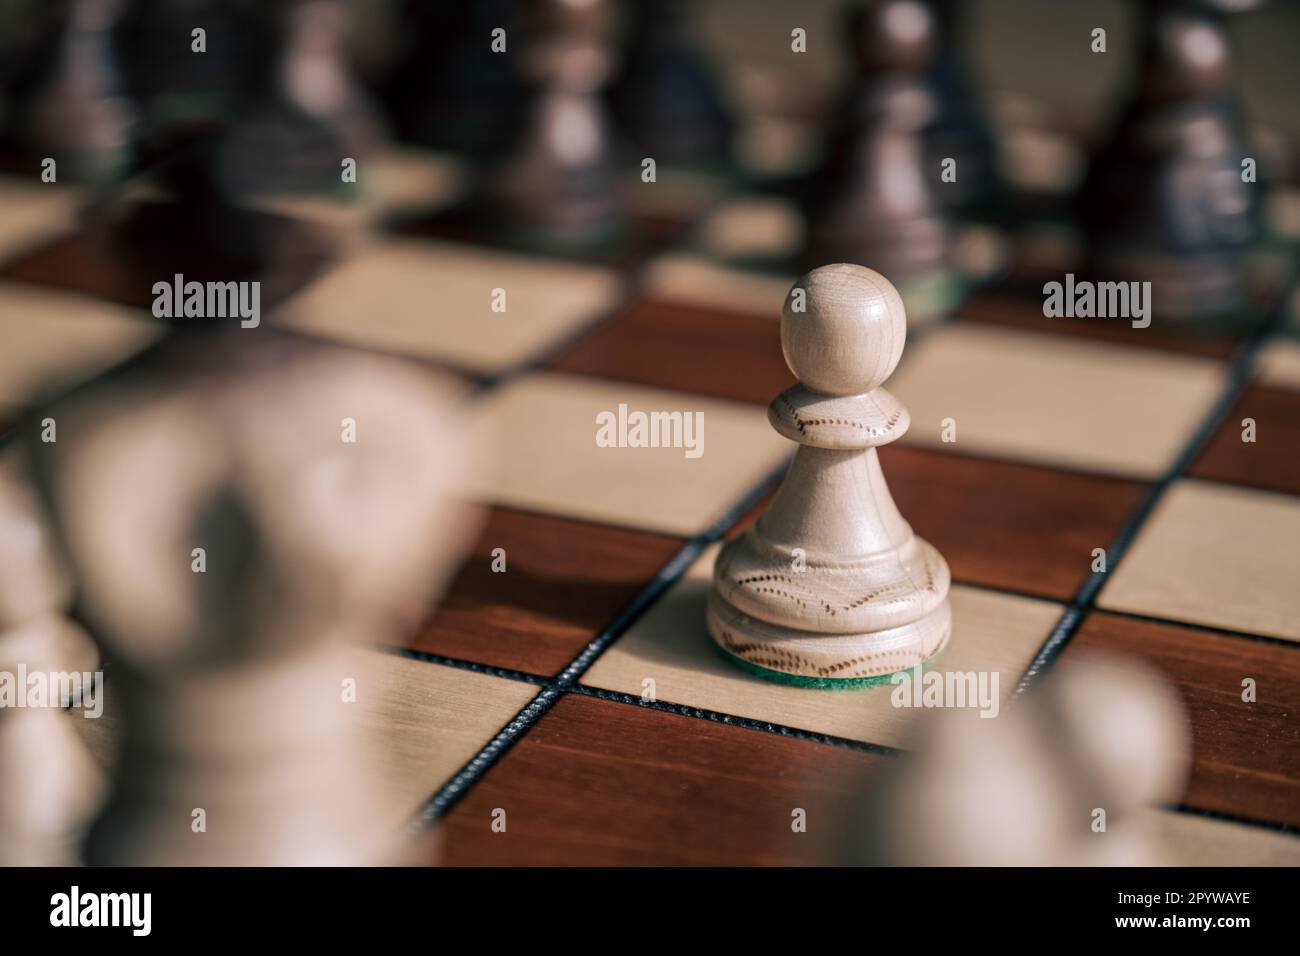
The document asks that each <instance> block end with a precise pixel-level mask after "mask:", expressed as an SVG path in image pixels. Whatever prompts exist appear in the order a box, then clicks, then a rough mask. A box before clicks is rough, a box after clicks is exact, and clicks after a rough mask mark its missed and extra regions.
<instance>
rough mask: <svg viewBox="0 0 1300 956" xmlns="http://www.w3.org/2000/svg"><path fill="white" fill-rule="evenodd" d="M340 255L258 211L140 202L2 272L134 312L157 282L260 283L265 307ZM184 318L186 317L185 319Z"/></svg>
mask: <svg viewBox="0 0 1300 956" xmlns="http://www.w3.org/2000/svg"><path fill="white" fill-rule="evenodd" d="M333 257H334V249H333V246H332V245H331V243H330V241H329V240H328V239H327V238H326V237H325V236H324V235H323V234H322V233H320V232H319V231H317V230H315V229H313V228H312V227H311V226H310V225H308V224H306V223H303V222H299V221H295V220H291V219H288V218H286V217H284V216H278V215H274V214H271V213H265V212H259V211H255V210H247V209H241V210H229V211H227V212H226V213H225V214H224V218H223V219H222V220H221V221H220V222H217V221H213V220H209V219H206V218H205V214H204V213H203V212H202V210H201V209H196V208H194V207H191V206H186V205H183V204H181V203H170V202H152V203H140V204H138V205H132V206H129V207H125V208H122V209H115V210H113V211H112V213H111V214H109V213H104V214H101V215H100V216H98V217H96V218H93V219H91V220H88V221H86V222H85V223H83V224H82V226H81V228H80V229H78V231H76V232H74V233H71V234H69V235H66V236H62V237H60V238H58V239H55V240H54V241H52V242H49V243H47V244H45V245H43V246H40V247H38V248H36V249H33V250H30V251H28V252H26V253H24V254H23V255H21V256H19V257H18V258H17V259H15V260H13V261H11V262H7V263H5V264H4V265H3V266H2V267H0V278H4V279H11V280H16V281H19V282H30V283H33V284H36V285H45V286H50V287H53V288H56V289H64V290H68V291H71V292H79V293H82V294H85V295H89V296H91V297H92V298H96V299H103V300H106V301H109V302H115V303H117V304H119V305H125V306H129V307H132V308H139V309H146V310H148V309H151V307H152V305H153V301H154V294H153V286H154V283H156V282H172V281H173V280H174V277H175V276H176V275H177V274H181V275H183V276H184V278H185V281H186V282H191V281H194V282H234V281H258V282H260V283H261V306H262V308H263V309H266V308H268V307H270V306H272V305H274V304H275V303H277V302H280V301H282V300H283V299H285V298H286V297H287V296H289V295H290V294H292V293H293V292H295V291H297V290H298V289H300V288H302V287H303V286H305V285H306V284H307V283H308V282H310V281H311V280H312V279H313V278H315V276H317V275H318V274H319V273H320V272H321V271H323V270H324V269H325V268H326V267H327V266H328V265H329V263H330V262H331V261H332V259H333ZM182 321H183V320H182Z"/></svg>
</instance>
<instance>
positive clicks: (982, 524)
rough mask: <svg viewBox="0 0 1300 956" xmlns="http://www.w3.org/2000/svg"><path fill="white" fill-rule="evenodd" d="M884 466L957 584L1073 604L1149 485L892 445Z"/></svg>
mask: <svg viewBox="0 0 1300 956" xmlns="http://www.w3.org/2000/svg"><path fill="white" fill-rule="evenodd" d="M881 467H882V468H883V469H884V472H885V480H886V481H888V482H889V488H890V491H891V492H892V493H893V496H894V500H895V502H896V503H897V504H898V509H899V511H901V512H902V514H903V517H904V518H906V519H907V521H908V522H909V523H910V524H911V525H912V527H913V528H914V529H915V530H916V533H917V534H919V535H920V536H921V537H923V538H925V539H926V540H927V541H929V542H930V543H931V544H933V545H934V546H935V547H936V548H938V549H939V553H940V554H942V555H943V556H944V557H945V558H946V559H947V561H948V566H949V568H951V570H952V575H953V578H954V579H955V580H957V581H962V582H966V583H969V584H981V585H985V586H987V587H995V588H1003V589H1005V590H1009V591H1018V592H1024V593H1028V594H1035V595H1042V596H1044V597H1052V598H1057V599H1059V600H1069V599H1070V598H1072V597H1074V595H1075V593H1076V592H1077V591H1078V589H1079V588H1080V586H1081V585H1082V584H1083V582H1084V580H1085V579H1086V578H1087V577H1088V575H1089V574H1090V573H1091V566H1092V561H1093V557H1092V551H1093V549H1094V548H1109V547H1110V545H1111V542H1112V541H1113V540H1114V539H1115V537H1116V536H1117V535H1118V534H1119V532H1120V530H1121V529H1122V528H1123V526H1124V523H1125V521H1127V520H1128V518H1129V517H1130V516H1131V515H1132V514H1133V512H1134V510H1135V509H1136V508H1137V506H1138V503H1139V502H1140V501H1141V500H1142V495H1143V494H1144V493H1145V491H1146V485H1143V484H1141V483H1139V482H1134V481H1122V480H1120V479H1117V478H1107V477H1102V476H1097V475H1083V474H1075V473H1074V472H1069V471H1058V470H1056V469H1052V468H1039V467H1034V466H1030V465H1020V464H1014V463H1010V462H1002V461H992V460H989V459H984V458H974V457H969V456H966V455H955V454H952V453H948V452H936V451H930V450H926V449H921V448H910V447H904V446H899V445H890V446H888V447H886V448H882V449H881Z"/></svg>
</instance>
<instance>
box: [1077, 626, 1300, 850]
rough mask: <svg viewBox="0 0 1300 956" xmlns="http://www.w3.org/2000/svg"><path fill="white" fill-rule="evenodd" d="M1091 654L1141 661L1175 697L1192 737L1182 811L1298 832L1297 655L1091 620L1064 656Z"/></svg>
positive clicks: (1187, 632) (1257, 644)
mask: <svg viewBox="0 0 1300 956" xmlns="http://www.w3.org/2000/svg"><path fill="white" fill-rule="evenodd" d="M1084 651H1111V652H1122V653H1126V654H1131V655H1135V656H1137V657H1140V658H1143V659H1145V660H1146V661H1148V662H1149V663H1150V664H1151V665H1153V666H1154V667H1156V668H1157V669H1158V670H1159V671H1160V672H1162V673H1163V674H1164V675H1165V676H1166V677H1167V678H1168V679H1169V680H1170V681H1172V682H1173V684H1174V687H1175V688H1177V690H1178V693H1179V694H1180V695H1181V696H1182V698H1183V702H1184V704H1185V705H1186V707H1187V716H1188V720H1189V721H1190V723H1191V729H1192V747H1193V759H1192V773H1191V779H1190V781H1189V782H1188V785H1187V795H1186V797H1185V798H1184V802H1185V803H1187V804H1189V805H1191V806H1194V807H1200V808H1203V809H1206V810H1217V811H1219V812H1222V813H1230V814H1234V815H1237V816H1243V817H1250V818H1253V819H1256V820H1266V821H1270V822H1276V823H1287V824H1290V825H1292V826H1296V825H1300V720H1297V719H1296V706H1297V703H1300V647H1290V646H1283V645H1281V644H1277V643H1273V642H1271V641H1259V640H1251V639H1248V638H1239V637H1231V636H1227V635H1222V634H1214V633H1211V632H1208V631H1201V630H1196V629H1194V628H1190V627H1174V626H1172V625H1167V624H1159V623H1155V622H1151V621H1143V620H1135V619H1132V618H1125V617H1119V616H1116V615H1113V614H1102V613H1094V614H1092V615H1090V616H1089V617H1088V619H1087V620H1085V621H1084V623H1083V626H1082V627H1081V628H1080V629H1079V633H1078V634H1076V635H1075V637H1074V639H1073V640H1072V641H1071V642H1070V643H1069V645H1068V646H1067V647H1066V650H1065V655H1064V656H1065V659H1068V658H1069V657H1070V656H1071V655H1072V654H1078V653H1081V652H1084ZM1246 678H1251V679H1253V680H1254V681H1255V683H1256V700H1255V702H1254V703H1246V702H1245V701H1243V700H1242V693H1243V688H1242V681H1243V680H1245V679H1246Z"/></svg>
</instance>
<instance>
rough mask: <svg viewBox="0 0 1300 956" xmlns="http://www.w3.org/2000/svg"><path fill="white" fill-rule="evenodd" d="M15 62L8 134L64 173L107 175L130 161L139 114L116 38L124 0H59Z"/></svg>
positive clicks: (94, 178)
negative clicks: (23, 58) (24, 54)
mask: <svg viewBox="0 0 1300 956" xmlns="http://www.w3.org/2000/svg"><path fill="white" fill-rule="evenodd" d="M50 6H51V10H50V11H46V12H45V13H44V17H45V19H44V23H43V29H42V33H41V36H40V37H39V39H38V41H37V42H36V43H35V44H34V45H33V46H32V48H31V49H29V50H28V51H26V52H27V54H28V55H27V58H26V62H24V63H23V64H21V65H20V66H18V67H17V68H16V69H15V73H16V76H15V77H14V79H13V86H12V90H11V96H12V101H13V102H12V105H11V107H10V108H9V109H8V111H7V113H8V121H7V122H8V128H7V129H6V131H5V140H6V141H7V142H8V143H10V144H11V145H12V146H13V147H14V148H15V151H16V152H19V153H21V154H22V155H24V156H25V157H27V158H29V159H34V160H36V161H38V162H39V161H40V160H43V159H45V158H46V157H49V158H52V159H54V160H55V162H56V164H57V167H56V169H57V175H58V177H59V180H60V181H63V180H72V181H78V182H105V181H109V180H112V179H115V178H117V177H120V176H121V175H122V174H124V173H125V172H126V170H127V169H128V168H129V166H130V164H131V162H132V158H133V151H134V141H133V139H134V136H135V135H136V132H137V125H138V124H137V121H138V115H137V111H136V108H135V105H134V104H133V103H132V101H131V100H130V98H129V97H128V96H127V95H126V83H125V80H124V78H123V75H122V70H121V62H120V58H119V55H118V49H117V46H116V43H115V39H114V29H115V27H116V24H117V22H118V19H119V17H120V14H121V7H122V4H121V2H120V0H60V2H59V3H58V4H51V5H50Z"/></svg>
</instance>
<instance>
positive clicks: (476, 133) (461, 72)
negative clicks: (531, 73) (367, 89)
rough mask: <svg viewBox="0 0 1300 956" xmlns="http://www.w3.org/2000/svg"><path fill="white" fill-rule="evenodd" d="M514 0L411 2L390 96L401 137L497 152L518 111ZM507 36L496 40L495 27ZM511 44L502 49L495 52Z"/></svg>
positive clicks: (404, 13) (487, 153)
mask: <svg viewBox="0 0 1300 956" xmlns="http://www.w3.org/2000/svg"><path fill="white" fill-rule="evenodd" d="M516 6H518V3H517V2H516V0H479V2H475V3H465V4H439V3H428V2H427V0H411V2H408V3H406V4H404V6H403V11H402V15H401V24H402V34H403V36H404V37H405V38H406V41H405V46H406V49H405V51H404V52H403V53H402V54H401V55H400V56H399V59H398V63H397V65H396V66H395V67H394V68H393V70H392V72H391V75H390V77H389V79H388V82H387V83H386V94H385V97H384V99H385V100H386V102H387V103H388V106H389V113H390V114H391V115H392V117H393V124H394V128H395V130H396V134H397V136H398V138H399V139H403V140H407V141H410V142H415V143H421V144H423V145H426V146H432V147H435V148H438V149H450V150H456V151H459V152H465V153H470V154H472V155H476V156H490V155H494V154H496V153H499V152H500V150H502V149H504V148H505V147H506V145H507V144H508V143H509V141H510V136H511V133H512V132H513V131H514V129H515V125H516V120H517V118H518V114H519V95H520V81H519V77H518V75H517V73H516V71H515V68H514V63H515V58H516V57H517V56H518V55H519V54H520V52H521V51H522V49H523V48H522V46H517V45H516V43H517V42H518V43H522V38H521V39H520V40H518V41H517V40H516V37H515V35H514V33H513V26H514V14H515V8H516ZM498 29H500V30H504V31H506V34H505V36H504V37H494V36H493V31H494V30H498ZM500 42H504V43H505V50H504V52H497V51H494V49H493V45H494V43H496V45H497V46H498V47H499V46H500Z"/></svg>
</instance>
